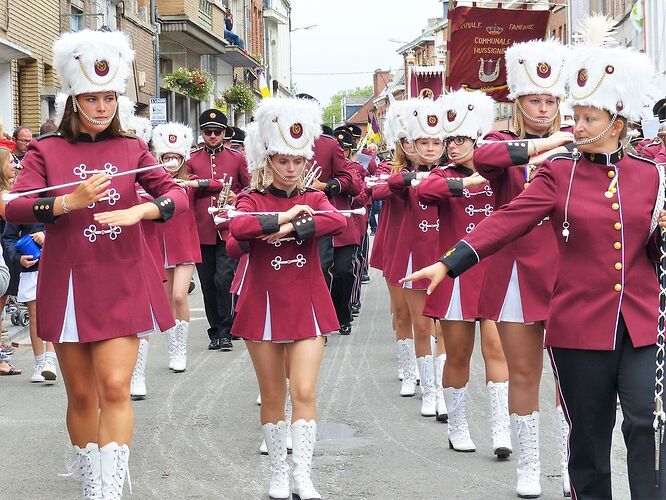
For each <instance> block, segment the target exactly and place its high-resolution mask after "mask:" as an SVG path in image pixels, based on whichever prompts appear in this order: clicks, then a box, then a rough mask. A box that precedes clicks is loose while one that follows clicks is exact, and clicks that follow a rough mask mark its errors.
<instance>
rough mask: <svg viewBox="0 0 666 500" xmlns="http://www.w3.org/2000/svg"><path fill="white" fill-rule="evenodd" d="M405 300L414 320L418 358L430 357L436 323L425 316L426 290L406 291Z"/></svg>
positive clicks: (415, 346) (415, 347)
mask: <svg viewBox="0 0 666 500" xmlns="http://www.w3.org/2000/svg"><path fill="white" fill-rule="evenodd" d="M404 293H405V299H406V300H407V305H408V307H409V314H410V316H411V318H412V326H413V328H414V349H415V350H416V357H417V358H421V357H423V356H429V355H431V354H432V351H431V348H430V337H431V335H432V333H433V331H434V322H433V320H432V319H431V318H427V317H425V316H423V308H424V307H425V301H426V293H425V290H409V289H404Z"/></svg>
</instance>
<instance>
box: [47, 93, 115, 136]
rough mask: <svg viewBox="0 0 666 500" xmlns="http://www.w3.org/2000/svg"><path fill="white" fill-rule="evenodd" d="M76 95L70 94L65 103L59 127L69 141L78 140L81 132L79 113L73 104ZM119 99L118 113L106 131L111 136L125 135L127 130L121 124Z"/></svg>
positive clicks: (59, 130)
mask: <svg viewBox="0 0 666 500" xmlns="http://www.w3.org/2000/svg"><path fill="white" fill-rule="evenodd" d="M72 99H74V97H72V96H69V97H68V98H67V103H66V104H65V112H64V114H63V116H62V121H61V122H60V126H59V127H58V132H59V133H61V134H62V136H63V137H64V138H65V139H67V142H72V143H74V142H76V141H77V140H78V139H79V135H80V134H81V125H80V124H79V117H78V113H75V112H74V104H72ZM117 106H118V101H116V114H115V115H113V120H111V123H109V126H108V127H107V129H106V131H107V133H108V134H109V135H110V136H111V137H123V136H124V135H125V132H124V131H123V129H122V128H121V126H120V118H119V117H118V109H117Z"/></svg>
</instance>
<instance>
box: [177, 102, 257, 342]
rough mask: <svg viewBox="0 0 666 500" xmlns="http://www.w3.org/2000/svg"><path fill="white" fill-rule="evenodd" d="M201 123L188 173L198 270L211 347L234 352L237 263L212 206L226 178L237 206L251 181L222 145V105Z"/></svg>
mask: <svg viewBox="0 0 666 500" xmlns="http://www.w3.org/2000/svg"><path fill="white" fill-rule="evenodd" d="M199 127H200V129H201V136H202V137H203V140H204V146H203V147H202V148H201V149H198V150H196V151H194V152H193V153H192V155H191V156H190V159H189V160H188V161H187V171H188V174H190V176H191V177H192V179H193V180H196V181H197V186H196V187H194V188H192V189H194V190H195V196H194V214H195V218H196V221H197V230H198V233H199V243H200V245H201V264H197V274H198V275H199V281H200V282H201V291H202V293H203V296H204V309H205V311H206V318H208V324H209V325H210V328H209V329H208V337H209V338H210V343H209V344H208V349H211V350H217V349H222V350H230V349H232V348H233V344H232V342H231V325H232V323H233V307H232V300H231V293H230V291H229V290H230V288H231V282H232V281H233V278H234V270H235V269H236V261H235V260H233V259H231V258H229V256H228V255H227V251H226V243H225V241H226V238H227V232H226V231H223V232H218V231H217V230H216V229H215V224H214V223H213V218H212V217H211V216H210V214H209V213H208V209H209V208H210V207H216V206H217V196H218V194H219V192H220V190H221V189H222V186H223V182H229V181H230V182H231V189H232V191H233V193H232V194H231V197H230V199H229V202H230V203H231V204H233V203H234V201H235V198H236V193H238V192H239V191H240V190H241V189H243V188H245V187H247V186H248V185H249V183H250V179H249V175H248V173H247V164H246V162H245V158H244V156H243V155H242V154H240V153H237V152H236V151H232V150H230V149H229V148H225V147H224V145H223V144H222V140H223V137H224V132H225V129H226V127H227V117H226V116H225V115H224V113H222V112H221V111H218V110H217V109H209V110H206V111H204V112H203V113H201V116H200V117H199Z"/></svg>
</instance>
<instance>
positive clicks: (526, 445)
mask: <svg viewBox="0 0 666 500" xmlns="http://www.w3.org/2000/svg"><path fill="white" fill-rule="evenodd" d="M511 427H512V428H513V432H514V435H515V439H516V443H517V444H518V466H517V467H516V474H517V484H516V494H517V495H518V496H519V497H520V498H538V497H539V496H541V484H540V483H539V480H540V476H541V462H540V461H539V412H538V411H534V412H532V413H531V414H530V415H516V414H515V413H512V414H511Z"/></svg>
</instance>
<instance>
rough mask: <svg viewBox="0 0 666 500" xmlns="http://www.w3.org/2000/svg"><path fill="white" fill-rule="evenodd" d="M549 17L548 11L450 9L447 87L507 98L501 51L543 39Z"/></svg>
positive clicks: (500, 98)
mask: <svg viewBox="0 0 666 500" xmlns="http://www.w3.org/2000/svg"><path fill="white" fill-rule="evenodd" d="M549 18H550V11H549V10H515V9H491V8H484V7H456V8H455V9H451V10H450V11H449V41H448V44H447V50H448V58H447V60H448V66H447V77H446V86H447V87H448V88H451V89H459V88H467V89H470V90H483V91H484V92H486V93H487V94H488V95H489V96H491V97H492V98H493V99H495V100H496V101H506V100H507V97H506V96H507V94H508V90H507V86H506V64H505V63H504V51H505V50H506V49H507V47H509V46H511V45H512V44H513V43H515V42H527V41H530V40H536V39H543V38H544V36H545V35H546V30H547V27H548V21H549Z"/></svg>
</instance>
